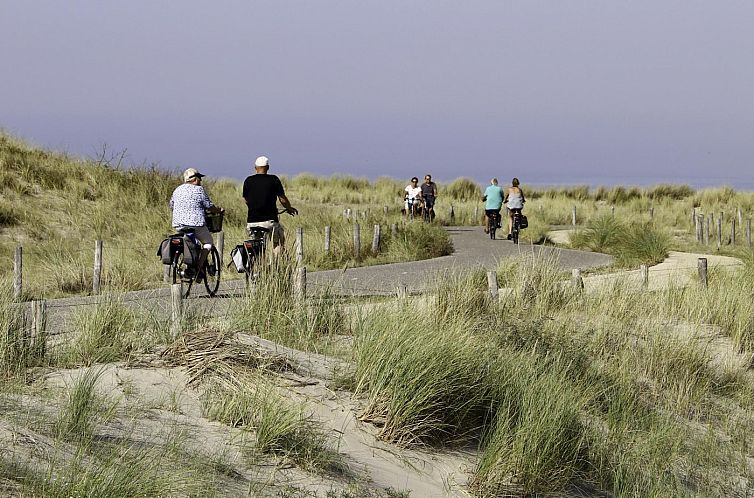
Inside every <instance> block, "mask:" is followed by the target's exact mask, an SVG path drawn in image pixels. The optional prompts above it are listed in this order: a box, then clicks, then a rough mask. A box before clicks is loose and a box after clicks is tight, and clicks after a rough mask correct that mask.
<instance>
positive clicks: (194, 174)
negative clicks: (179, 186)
mask: <svg viewBox="0 0 754 498" xmlns="http://www.w3.org/2000/svg"><path fill="white" fill-rule="evenodd" d="M203 176H204V175H203V174H201V173H199V171H198V170H197V169H196V168H189V169H187V170H186V171H184V172H183V181H184V182H190V181H191V180H192V179H194V178H201V177H203Z"/></svg>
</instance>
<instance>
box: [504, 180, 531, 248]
mask: <svg viewBox="0 0 754 498" xmlns="http://www.w3.org/2000/svg"><path fill="white" fill-rule="evenodd" d="M518 185H519V182H518V178H514V179H513V181H512V182H511V186H510V187H508V188H507V189H506V190H505V199H503V203H504V204H505V205H506V206H507V207H508V240H510V239H511V232H512V231H513V212H514V211H518V212H519V213H521V210H522V209H523V208H524V202H526V199H525V198H524V192H523V190H521V188H520V187H519V186H518Z"/></svg>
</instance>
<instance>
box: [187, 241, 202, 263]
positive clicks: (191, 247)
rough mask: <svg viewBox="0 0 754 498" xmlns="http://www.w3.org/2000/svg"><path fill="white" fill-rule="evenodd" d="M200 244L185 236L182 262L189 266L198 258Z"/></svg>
mask: <svg viewBox="0 0 754 498" xmlns="http://www.w3.org/2000/svg"><path fill="white" fill-rule="evenodd" d="M201 249H202V246H201V245H200V244H198V243H197V242H196V241H194V240H193V239H192V238H191V237H186V238H185V239H184V244H183V262H184V263H185V264H186V265H188V266H191V265H193V264H194V262H195V261H197V260H198V259H199V251H201Z"/></svg>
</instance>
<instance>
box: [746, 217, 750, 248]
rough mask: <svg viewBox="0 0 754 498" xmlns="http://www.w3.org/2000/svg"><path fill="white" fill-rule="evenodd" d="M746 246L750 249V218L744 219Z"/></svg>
mask: <svg viewBox="0 0 754 498" xmlns="http://www.w3.org/2000/svg"><path fill="white" fill-rule="evenodd" d="M746 244H747V245H748V246H749V247H751V218H747V219H746Z"/></svg>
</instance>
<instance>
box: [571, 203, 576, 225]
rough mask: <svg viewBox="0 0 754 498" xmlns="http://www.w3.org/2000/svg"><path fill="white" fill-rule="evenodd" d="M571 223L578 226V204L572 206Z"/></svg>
mask: <svg viewBox="0 0 754 498" xmlns="http://www.w3.org/2000/svg"><path fill="white" fill-rule="evenodd" d="M571 225H573V226H576V206H573V207H572V208H571Z"/></svg>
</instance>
